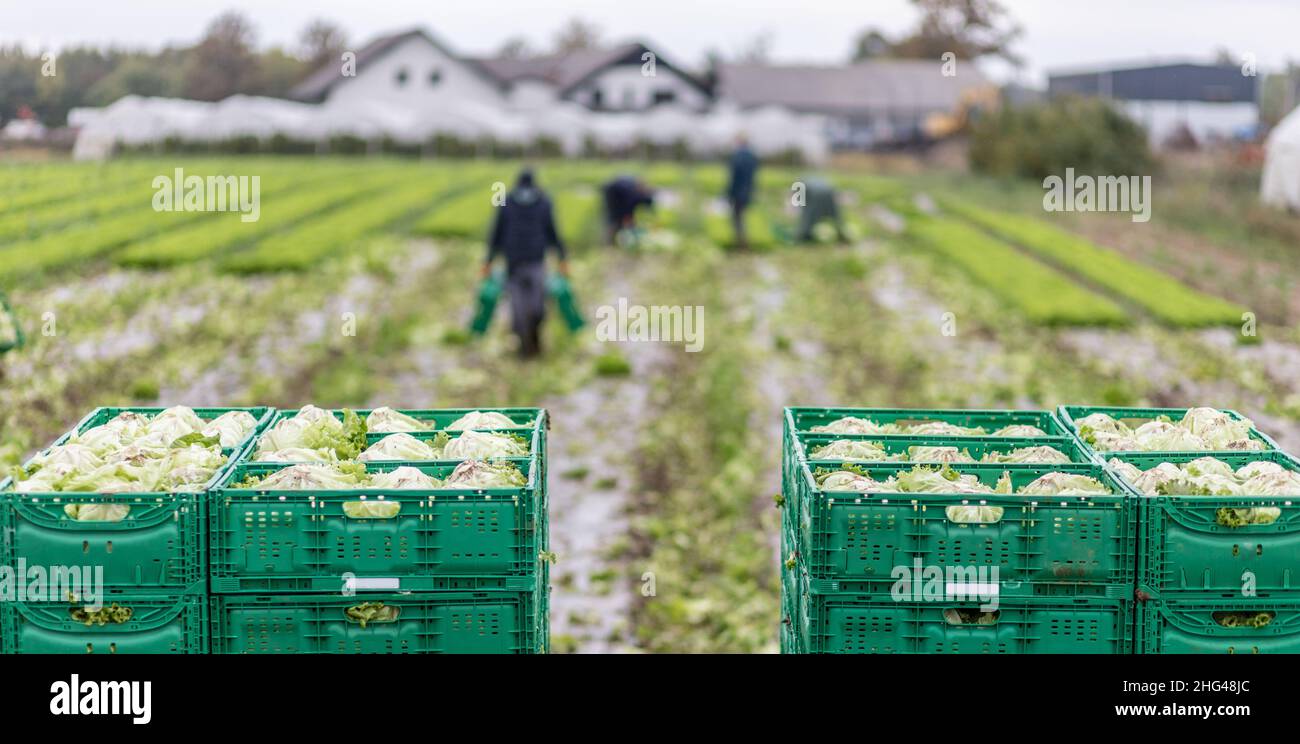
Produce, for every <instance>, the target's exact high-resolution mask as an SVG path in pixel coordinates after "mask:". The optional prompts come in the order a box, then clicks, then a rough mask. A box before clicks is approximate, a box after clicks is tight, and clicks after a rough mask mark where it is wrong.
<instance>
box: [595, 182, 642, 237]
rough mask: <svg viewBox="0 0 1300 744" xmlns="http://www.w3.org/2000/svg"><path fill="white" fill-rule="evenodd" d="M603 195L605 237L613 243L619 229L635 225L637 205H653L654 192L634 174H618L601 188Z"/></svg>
mask: <svg viewBox="0 0 1300 744" xmlns="http://www.w3.org/2000/svg"><path fill="white" fill-rule="evenodd" d="M602 191H603V192H604V196H605V227H606V233H605V235H606V238H607V240H608V242H609V243H610V244H611V245H613V244H614V241H615V239H616V238H617V237H618V233H619V231H620V230H628V229H631V228H634V227H636V210H637V208H638V207H653V206H654V203H655V199H654V192H652V191H651V190H650V187H649V186H647V185H646V184H645V182H644V181H642V180H641V179H639V178H637V177H635V176H619V177H617V178H615V179H614V180H612V181H610V182H609V183H607V184H605V186H604V188H603V189H602Z"/></svg>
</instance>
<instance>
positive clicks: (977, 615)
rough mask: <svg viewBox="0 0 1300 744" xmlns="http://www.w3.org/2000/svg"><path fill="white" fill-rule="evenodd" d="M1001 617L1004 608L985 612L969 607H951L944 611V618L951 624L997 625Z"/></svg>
mask: <svg viewBox="0 0 1300 744" xmlns="http://www.w3.org/2000/svg"><path fill="white" fill-rule="evenodd" d="M1001 618H1002V610H994V611H992V612H983V611H981V610H979V609H971V608H968V607H949V608H948V609H946V610H944V611H943V620H944V622H946V623H948V624H949V625H970V626H981V625H984V626H988V625H997V624H998V621H999V620H1000V619H1001Z"/></svg>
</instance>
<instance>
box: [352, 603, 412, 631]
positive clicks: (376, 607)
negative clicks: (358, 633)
mask: <svg viewBox="0 0 1300 744" xmlns="http://www.w3.org/2000/svg"><path fill="white" fill-rule="evenodd" d="M401 614H402V611H401V608H399V607H390V606H389V605H386V604H384V603H383V602H362V603H361V604H358V605H352V606H351V607H349V608H347V609H345V610H343V617H344V618H345V619H346V620H347V621H348V622H350V623H356V624H358V625H360V626H361V627H362V628H365V627H366V626H368V625H376V624H380V623H395V622H397V618H398V617H399V616H400V615H401Z"/></svg>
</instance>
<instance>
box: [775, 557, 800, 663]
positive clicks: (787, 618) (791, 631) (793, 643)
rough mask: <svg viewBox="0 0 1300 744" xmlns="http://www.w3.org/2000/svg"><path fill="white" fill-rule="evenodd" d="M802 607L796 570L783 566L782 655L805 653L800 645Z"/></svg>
mask: <svg viewBox="0 0 1300 744" xmlns="http://www.w3.org/2000/svg"><path fill="white" fill-rule="evenodd" d="M800 606H801V597H800V592H799V580H798V577H797V575H796V573H795V570H792V569H788V568H786V567H785V566H784V565H782V566H781V628H780V638H779V640H780V644H781V646H780V647H781V653H783V654H798V653H803V647H802V646H800V644H799V627H800V622H801V618H800V615H799V608H800Z"/></svg>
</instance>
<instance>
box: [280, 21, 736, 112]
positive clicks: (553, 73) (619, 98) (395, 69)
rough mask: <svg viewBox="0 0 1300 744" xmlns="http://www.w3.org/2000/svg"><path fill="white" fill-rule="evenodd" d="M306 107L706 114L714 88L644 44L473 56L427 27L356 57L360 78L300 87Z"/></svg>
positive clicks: (330, 75)
mask: <svg viewBox="0 0 1300 744" xmlns="http://www.w3.org/2000/svg"><path fill="white" fill-rule="evenodd" d="M292 95H293V97H294V98H297V99H299V100H302V101H308V102H312V103H320V102H323V101H327V100H328V101H330V102H338V101H351V100H364V101H382V102H384V103H389V104H392V105H396V106H401V107H406V108H416V109H434V108H438V107H446V106H448V105H460V104H461V103H463V102H465V101H467V100H471V101H475V102H478V103H483V104H488V105H502V106H509V107H511V108H516V109H521V110H535V109H539V108H545V107H547V106H552V105H555V104H557V103H560V102H570V103H577V104H580V105H582V106H585V107H586V108H588V109H590V110H592V111H606V112H629V111H643V110H646V109H649V108H652V107H654V106H657V105H664V104H672V105H677V106H683V107H685V108H688V109H690V110H693V111H702V110H704V109H706V108H708V107H709V105H710V104H711V103H712V95H711V93H710V91H709V89H708V87H707V86H706V85H705V84H704V83H703V82H702V81H700V80H699V79H697V78H696V77H694V76H693V75H691V74H690V73H688V72H686V71H684V70H682V69H680V68H678V67H676V66H675V65H673V64H671V63H670V62H669V61H667V60H665V59H663V58H662V57H661V56H660V55H659V54H658V53H657V52H654V51H652V50H651V49H650V48H649V47H648V46H646V45H645V44H641V43H637V42H634V43H627V44H622V45H619V46H617V47H613V48H610V49H592V50H585V51H579V52H573V53H570V54H564V55H550V56H542V57H524V58H469V57H461V56H458V55H456V54H454V53H453V52H451V51H450V50H449V49H448V48H447V47H446V45H444V44H443V43H441V42H440V41H439V40H438V39H437V38H436V37H434V36H433V35H432V34H430V33H429V32H428V31H425V30H423V29H415V30H411V31H405V32H402V33H397V34H392V35H389V36H384V37H381V38H379V39H376V40H375V41H373V42H371V43H370V44H367V45H366V46H365V47H364V48H362V49H361V51H359V52H357V57H356V74H355V75H345V74H343V73H342V66H341V65H335V64H331V65H328V66H326V67H323V68H321V69H320V70H317V71H316V72H315V73H313V74H312V75H311V76H310V77H309V78H308V79H307V80H305V81H303V82H302V83H301V84H300V85H298V86H297V87H296V88H294V90H293V92H292Z"/></svg>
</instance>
